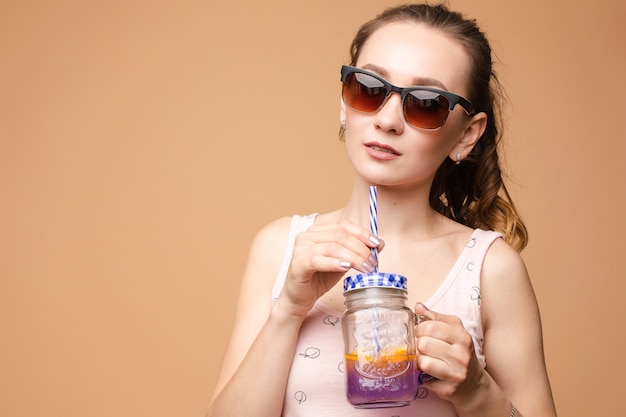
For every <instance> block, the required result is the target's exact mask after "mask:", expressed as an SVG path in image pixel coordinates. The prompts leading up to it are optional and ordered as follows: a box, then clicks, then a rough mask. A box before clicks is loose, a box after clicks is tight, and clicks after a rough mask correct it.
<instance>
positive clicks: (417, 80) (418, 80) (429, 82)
mask: <svg viewBox="0 0 626 417" xmlns="http://www.w3.org/2000/svg"><path fill="white" fill-rule="evenodd" d="M361 68H363V69H364V70H368V71H372V72H375V73H377V74H378V75H380V76H381V77H383V78H385V79H387V78H388V77H389V72H388V71H387V70H385V69H384V68H382V67H379V66H378V65H374V64H365V65H363V66H362V67H361ZM411 86H412V87H413V86H415V87H417V86H436V87H439V88H442V89H444V90H446V91H448V89H447V88H446V86H445V85H444V84H443V83H442V82H441V81H439V80H437V79H435V78H429V77H414V78H413V80H412V81H411Z"/></svg>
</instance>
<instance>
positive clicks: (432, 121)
mask: <svg viewBox="0 0 626 417" xmlns="http://www.w3.org/2000/svg"><path fill="white" fill-rule="evenodd" d="M449 106H450V104H449V102H448V99H447V98H445V97H444V96H442V95H440V94H437V93H435V92H432V91H420V90H415V91H412V92H411V93H410V94H408V95H407V96H406V98H405V99H404V117H405V118H406V121H407V122H408V123H409V124H410V125H412V126H415V127H419V128H422V129H437V128H440V127H441V126H443V124H444V123H445V122H446V119H447V118H448V112H449V110H448V108H449Z"/></svg>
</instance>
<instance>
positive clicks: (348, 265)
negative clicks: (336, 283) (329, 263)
mask: <svg viewBox="0 0 626 417" xmlns="http://www.w3.org/2000/svg"><path fill="white" fill-rule="evenodd" d="M339 266H340V267H342V268H343V269H350V268H351V267H352V264H351V263H350V262H347V261H341V262H339Z"/></svg>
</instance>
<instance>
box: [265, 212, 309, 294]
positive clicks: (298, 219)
mask: <svg viewBox="0 0 626 417" xmlns="http://www.w3.org/2000/svg"><path fill="white" fill-rule="evenodd" d="M316 217H317V213H313V214H309V215H308V216H300V215H297V214H296V215H294V216H292V217H291V226H290V228H289V236H288V238H287V245H286V247H285V256H283V262H282V264H281V265H280V269H279V270H278V275H277V276H276V280H275V281H274V287H273V288H272V303H274V302H276V300H277V299H278V296H279V295H280V292H281V291H282V289H283V285H285V278H286V277H287V270H288V269H289V264H290V263H291V256H292V254H293V247H294V246H295V244H296V236H298V234H299V233H301V232H304V231H305V230H307V229H308V228H309V227H311V226H313V223H315V218H316Z"/></svg>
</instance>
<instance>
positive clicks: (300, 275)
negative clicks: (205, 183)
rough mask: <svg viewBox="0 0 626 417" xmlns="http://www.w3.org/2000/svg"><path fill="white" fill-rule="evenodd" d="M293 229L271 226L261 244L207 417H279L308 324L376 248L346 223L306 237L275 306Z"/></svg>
mask: <svg viewBox="0 0 626 417" xmlns="http://www.w3.org/2000/svg"><path fill="white" fill-rule="evenodd" d="M289 223H290V220H289V219H288V218H287V219H282V220H279V221H277V222H275V223H273V224H270V225H269V226H267V227H266V228H264V229H263V230H262V231H261V232H259V234H258V235H257V237H256V238H255V240H254V243H253V245H252V248H251V251H250V256H249V260H248V265H247V267H246V270H245V273H244V277H243V281H242V284H241V290H240V296H239V300H238V307H237V312H236V317H235V325H234V327H233V333H232V335H231V339H230V341H229V344H228V346H227V349H226V355H225V357H224V361H223V363H222V368H221V371H220V375H219V377H218V381H217V384H216V390H215V393H214V396H213V399H212V402H211V405H210V406H209V410H208V412H207V417H218V416H219V417H244V416H245V417H248V416H252V415H254V416H263V417H265V416H267V417H278V416H280V414H281V412H282V406H283V401H284V396H285V388H286V384H287V378H288V375H289V369H290V367H291V361H292V360H293V356H294V354H295V347H296V342H297V338H298V333H299V330H300V326H301V324H302V321H303V320H304V318H305V316H306V314H307V313H308V312H309V310H310V309H311V308H312V307H313V303H314V302H315V301H316V300H317V298H319V296H321V295H322V294H324V293H325V292H326V291H328V289H330V288H331V287H332V286H333V285H335V283H336V282H337V281H338V280H339V279H340V278H341V276H343V274H344V273H345V272H346V271H347V270H348V269H349V268H350V266H351V265H363V262H364V261H365V260H367V259H368V257H369V254H370V247H371V246H374V244H373V243H372V242H371V241H370V235H369V231H367V230H366V229H364V228H362V227H360V226H357V225H355V224H352V223H347V222H342V223H338V224H337V223H333V224H326V225H315V226H313V227H311V228H310V229H309V230H308V231H307V232H303V233H300V234H299V235H298V237H297V238H296V244H295V247H294V251H293V256H292V260H291V264H290V267H289V271H288V272H287V276H286V279H285V285H284V287H283V291H282V292H281V294H280V296H279V298H278V301H277V302H276V303H275V304H274V305H273V306H272V305H271V302H270V297H271V289H272V286H273V283H274V279H275V277H276V275H277V272H278V269H279V267H280V263H281V261H282V257H283V255H284V249H285V246H286V241H287V235H288V231H289ZM368 245H369V246H368ZM380 249H382V247H381V248H380ZM345 262H347V263H348V264H349V265H350V266H348V267H346V264H345ZM358 269H359V270H363V268H362V267H361V268H358Z"/></svg>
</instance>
